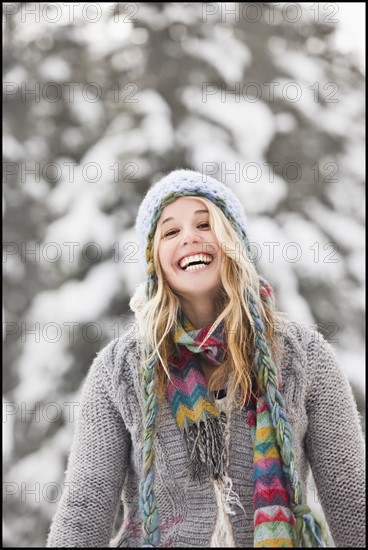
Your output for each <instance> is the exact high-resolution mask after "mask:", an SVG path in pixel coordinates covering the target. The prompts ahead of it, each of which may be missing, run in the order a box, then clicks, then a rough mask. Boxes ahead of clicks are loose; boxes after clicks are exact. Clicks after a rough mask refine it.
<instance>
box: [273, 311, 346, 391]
mask: <svg viewBox="0 0 368 550" xmlns="http://www.w3.org/2000/svg"><path fill="white" fill-rule="evenodd" d="M275 334H276V338H277V339H278V342H279V344H280V347H281V349H282V354H283V355H282V357H283V371H284V373H285V375H287V374H288V373H289V374H291V373H292V374H294V375H299V378H300V381H304V382H306V383H308V382H311V381H313V380H314V381H315V380H316V379H317V378H320V377H322V376H328V375H329V373H331V372H335V371H340V370H341V369H340V367H339V365H338V362H337V356H336V353H335V350H334V348H333V347H332V345H331V344H330V343H329V342H328V341H327V340H326V338H325V337H324V336H323V334H322V333H321V332H320V331H319V330H318V326H316V325H315V324H310V325H309V324H307V323H305V322H301V321H297V320H295V319H291V318H284V319H281V320H280V321H279V322H278V323H277V326H276V327H275Z"/></svg>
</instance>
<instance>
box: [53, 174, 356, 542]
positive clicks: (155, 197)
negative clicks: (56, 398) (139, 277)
mask: <svg viewBox="0 0 368 550" xmlns="http://www.w3.org/2000/svg"><path fill="white" fill-rule="evenodd" d="M136 229H137V234H138V237H139V244H140V250H141V252H142V254H143V259H144V261H145V263H146V273H147V278H146V280H145V281H144V283H143V284H141V285H139V286H138V287H137V291H136V293H135V294H134V296H133V297H132V299H131V301H130V307H131V309H132V310H133V311H134V312H135V319H136V326H137V331H135V333H134V334H133V336H132V337H131V338H130V339H128V340H127V339H126V338H123V337H120V338H116V339H115V340H113V341H112V342H110V343H109V344H108V345H107V346H106V347H105V348H104V349H103V350H101V351H100V352H99V353H98V355H97V357H96V358H95V360H94V362H93V364H92V366H91V368H90V371H89V373H88V376H87V379H86V381H85V383H84V385H83V389H82V403H81V414H80V417H79V419H78V423H77V426H76V430H75V434H74V438H73V444H72V448H71V451H70V455H69V458H68V467H67V470H66V478H65V485H66V488H67V487H68V488H69V487H71V488H72V491H71V490H67V489H66V488H65V490H64V492H63V495H62V499H61V502H60V503H59V506H58V509H57V512H56V514H55V516H54V518H53V521H52V525H51V529H50V532H49V536H48V541H47V546H48V547H53V546H56V547H62V546H75V547H89V546H91V547H92V546H94V547H107V546H110V545H111V546H121V547H139V546H143V547H160V546H161V547H182V548H183V547H196V548H202V547H207V548H208V547H253V546H255V547H260V546H262V547H271V548H275V547H324V546H332V545H333V544H335V545H336V546H341V547H343V546H344V547H360V546H361V547H363V546H364V545H365V492H364V481H363V480H364V475H365V462H364V438H363V433H362V429H361V425H360V418H359V415H358V411H357V407H356V403H355V401H354V397H353V394H352V391H351V388H350V385H349V383H348V380H347V378H346V377H345V375H344V374H343V373H342V371H341V369H340V367H339V366H338V364H337V361H336V357H335V354H334V352H333V350H332V348H331V346H330V344H328V343H327V342H326V341H325V340H324V338H323V337H322V336H321V335H320V334H319V333H318V331H316V330H313V329H311V328H309V327H308V326H306V325H305V324H302V323H296V322H290V321H288V320H287V319H286V317H285V316H284V315H282V314H281V313H280V312H278V311H277V309H276V304H275V297H274V294H273V291H272V288H271V286H270V285H269V284H268V282H267V281H266V280H265V279H264V277H262V276H261V275H260V274H259V272H258V270H257V267H256V265H255V261H254V258H253V256H252V250H251V245H250V241H249V231H248V227H247V220H246V217H245V214H244V210H243V208H242V206H241V204H240V202H239V200H238V199H237V197H236V196H235V195H234V193H233V192H232V191H231V190H230V189H229V188H228V187H226V186H225V185H223V184H222V183H221V182H219V181H217V180H215V179H213V178H209V177H205V176H203V175H202V174H200V173H198V172H194V171H190V170H175V171H173V172H171V173H170V174H168V175H167V176H165V177H164V178H163V179H162V180H160V181H159V182H157V183H156V184H154V185H153V186H152V187H151V188H150V190H149V191H148V193H147V194H146V196H145V197H144V199H143V201H142V203H141V205H140V208H139V212H138V216H137V221H136ZM311 470H312V472H313V478H314V481H315V484H316V488H317V491H318V496H319V499H320V503H321V505H322V508H323V511H324V514H325V517H326V520H327V523H328V525H327V524H326V523H325V520H324V519H323V518H320V517H319V516H318V515H317V514H316V513H315V512H314V511H313V510H312V509H311V508H310V507H309V506H308V505H307V503H306V502H305V496H306V489H307V481H308V476H309V474H310V471H311ZM120 500H122V503H123V512H124V521H123V524H122V525H121V527H120V529H119V532H118V533H117V535H116V536H115V537H114V539H113V540H111V539H112V534H113V529H114V522H115V518H116V513H117V509H118V505H119V502H120ZM331 537H332V539H331Z"/></svg>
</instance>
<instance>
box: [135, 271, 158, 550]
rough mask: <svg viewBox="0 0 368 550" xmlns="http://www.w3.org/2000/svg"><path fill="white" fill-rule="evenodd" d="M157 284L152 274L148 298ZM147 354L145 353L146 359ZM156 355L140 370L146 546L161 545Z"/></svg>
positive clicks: (144, 532) (142, 511) (143, 517)
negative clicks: (157, 493) (156, 482)
mask: <svg viewBox="0 0 368 550" xmlns="http://www.w3.org/2000/svg"><path fill="white" fill-rule="evenodd" d="M153 287H154V281H153V277H152V276H151V277H149V279H148V281H147V287H146V293H147V297H148V298H149V297H150V296H151V292H152V290H153ZM146 358H147V353H145V359H146ZM156 361H157V358H156V355H154V356H153V357H152V358H151V360H150V362H149V363H148V365H146V366H145V367H143V368H142V369H141V375H142V397H143V400H144V418H143V422H144V424H143V430H144V435H143V438H144V446H143V479H142V481H141V482H140V486H139V492H140V496H139V507H140V512H141V517H142V532H143V544H142V547H143V548H154V547H156V546H158V545H159V543H160V538H161V532H160V516H159V512H158V508H157V503H156V497H155V493H154V478H155V449H154V435H155V430H156V418H157V412H158V398H157V395H156V391H155V390H156V381H155V366H156Z"/></svg>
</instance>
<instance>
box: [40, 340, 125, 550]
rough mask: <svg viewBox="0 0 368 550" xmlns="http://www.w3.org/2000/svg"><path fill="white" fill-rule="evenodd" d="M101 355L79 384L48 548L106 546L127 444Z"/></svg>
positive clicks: (121, 483)
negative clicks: (72, 426)
mask: <svg viewBox="0 0 368 550" xmlns="http://www.w3.org/2000/svg"><path fill="white" fill-rule="evenodd" d="M106 348H107V347H106ZM106 355H107V351H106V349H103V350H101V351H100V353H99V354H98V355H97V357H96V358H95V359H94V361H93V363H92V365H91V367H90V369H89V372H88V374H87V377H86V379H85V382H84V384H83V386H82V391H81V400H80V407H79V411H78V416H77V420H76V425H75V429H74V434H73V439H72V444H71V449H70V452H69V456H68V460H67V469H66V471H65V474H66V475H65V479H64V482H63V486H62V495H61V499H60V501H59V504H58V508H57V511H56V514H55V515H54V517H53V519H52V522H51V526H50V530H49V533H48V538H47V543H46V547H47V548H50V547H77V548H78V547H81V548H83V547H97V548H101V547H109V546H110V539H111V537H112V536H113V532H112V531H113V527H114V522H115V518H116V514H117V511H118V505H119V501H120V496H121V491H122V487H123V483H124V480H125V474H126V469H127V465H128V461H129V458H128V454H129V452H130V445H131V440H130V434H129V432H128V431H127V429H126V426H125V424H124V422H123V419H122V417H121V415H120V414H119V411H118V410H117V408H116V406H115V405H114V403H113V400H112V395H111V393H113V392H112V386H111V383H110V380H111V375H110V376H109V372H108V370H109V369H108V368H107V367H106V364H105V361H106ZM111 355H112V354H110V357H111ZM104 358H105V360H104Z"/></svg>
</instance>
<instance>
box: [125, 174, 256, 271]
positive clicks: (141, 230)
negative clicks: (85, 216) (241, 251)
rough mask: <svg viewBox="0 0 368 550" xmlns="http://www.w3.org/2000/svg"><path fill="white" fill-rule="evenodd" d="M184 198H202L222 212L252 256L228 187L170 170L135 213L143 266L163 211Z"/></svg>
mask: <svg viewBox="0 0 368 550" xmlns="http://www.w3.org/2000/svg"><path fill="white" fill-rule="evenodd" d="M186 195H201V196H203V197H206V198H208V199H209V200H211V201H212V202H214V203H215V204H216V205H217V206H218V207H219V208H221V210H222V211H223V212H224V214H225V216H226V217H227V218H228V219H229V221H230V223H231V224H232V226H233V227H234V229H235V231H236V232H237V234H238V235H239V236H241V237H242V241H243V242H244V244H245V245H246V246H247V248H248V253H249V255H250V256H251V254H252V253H251V250H250V244H249V233H248V224H247V219H246V216H245V212H244V209H243V206H242V205H241V203H240V201H239V199H238V198H237V197H236V196H235V195H234V193H233V192H232V191H231V189H230V188H229V187H227V186H226V185H224V184H223V183H221V182H220V181H218V180H216V179H215V178H213V177H211V176H207V175H205V174H202V173H201V172H196V171H194V170H187V169H177V170H173V171H172V172H170V173H169V174H167V175H166V176H164V177H163V178H162V179H160V180H159V181H158V182H156V183H154V184H153V185H152V186H151V187H150V188H149V190H148V191H147V193H146V195H145V197H144V199H143V201H142V203H141V205H140V207H139V210H138V214H137V218H136V223H135V230H136V232H137V235H138V244H139V254H140V258H141V259H142V261H143V264H144V265H147V264H148V263H149V258H150V252H151V248H152V240H153V237H154V234H155V230H156V226H157V222H158V220H159V218H160V216H161V212H162V210H163V209H164V208H165V206H166V205H167V204H170V202H173V201H174V200H176V199H177V198H179V197H183V196H186Z"/></svg>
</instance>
